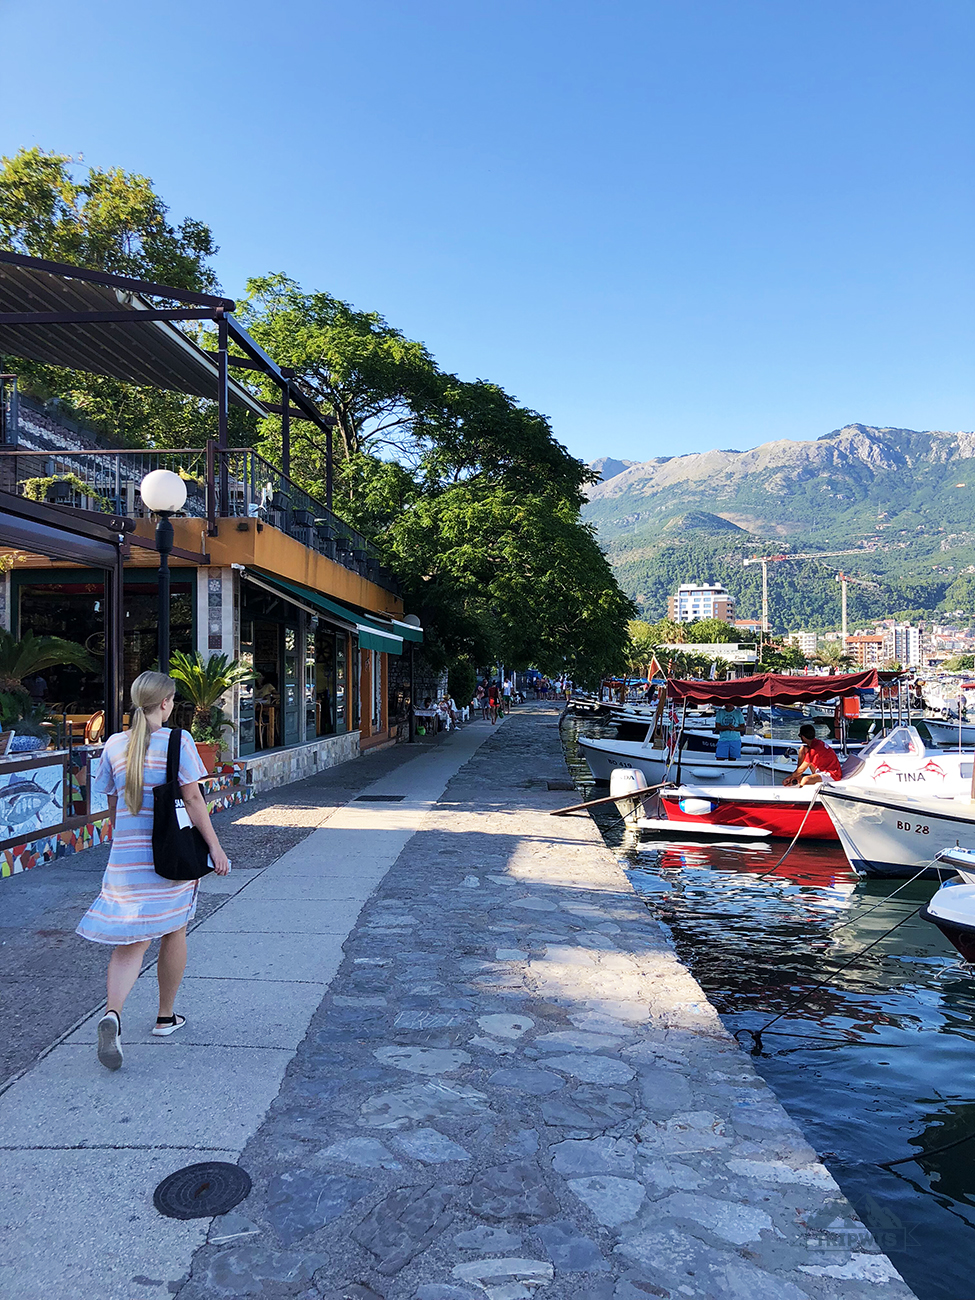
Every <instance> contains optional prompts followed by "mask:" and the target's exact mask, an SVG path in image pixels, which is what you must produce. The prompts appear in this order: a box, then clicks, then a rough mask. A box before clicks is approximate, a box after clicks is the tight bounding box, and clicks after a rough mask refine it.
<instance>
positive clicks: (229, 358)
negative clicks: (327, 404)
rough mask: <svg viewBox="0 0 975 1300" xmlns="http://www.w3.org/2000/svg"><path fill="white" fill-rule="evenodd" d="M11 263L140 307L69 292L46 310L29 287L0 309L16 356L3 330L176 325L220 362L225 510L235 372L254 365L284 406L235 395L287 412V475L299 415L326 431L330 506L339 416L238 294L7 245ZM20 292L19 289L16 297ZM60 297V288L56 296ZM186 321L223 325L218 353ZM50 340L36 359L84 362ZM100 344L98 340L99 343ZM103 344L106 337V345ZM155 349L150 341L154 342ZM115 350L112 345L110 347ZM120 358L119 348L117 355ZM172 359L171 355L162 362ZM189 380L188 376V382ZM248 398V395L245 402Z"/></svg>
mask: <svg viewBox="0 0 975 1300" xmlns="http://www.w3.org/2000/svg"><path fill="white" fill-rule="evenodd" d="M4 266H8V267H11V268H20V269H22V270H23V271H26V272H30V273H35V274H36V273H40V275H42V276H50V277H53V278H54V279H55V280H57V279H60V280H62V281H64V282H67V281H71V280H77V281H80V282H86V283H90V284H93V285H99V286H102V287H103V288H106V289H112V290H116V291H119V292H121V293H125V294H128V295H129V296H130V298H131V299H132V300H134V301H136V302H137V303H138V304H139V305H137V306H134V307H128V308H127V307H124V306H119V307H118V308H112V309H107V310H97V311H88V310H80V309H79V308H78V307H77V306H74V305H72V304H70V303H69V301H68V299H69V297H70V295H69V294H68V293H67V292H65V293H64V295H63V297H64V300H65V304H66V305H65V307H64V309H63V310H57V311H39V310H36V307H35V309H33V310H32V309H31V308H30V304H29V299H30V294H29V292H28V291H27V289H26V286H25V289H24V292H23V293H22V298H23V300H24V309H23V310H18V311H3V312H0V347H2V348H4V350H5V351H9V352H10V353H11V354H12V355H14V356H30V353H29V352H28V351H24V350H23V343H21V349H20V350H19V349H18V346H17V341H16V336H12V337H11V341H10V342H9V343H8V344H6V345H4V330H5V328H6V329H7V330H11V331H13V330H16V329H18V328H19V329H27V330H30V331H35V334H34V335H33V337H34V338H37V337H38V335H37V333H36V331H40V332H41V334H40V337H42V338H43V337H44V334H43V332H44V329H45V327H47V329H48V330H49V331H50V330H52V329H54V328H56V327H61V326H65V325H71V326H79V327H83V326H85V325H89V326H93V327H95V326H104V325H120V324H121V325H125V324H130V325H137V326H143V325H146V324H148V323H152V322H157V323H159V324H161V325H163V326H171V327H172V328H173V330H174V333H175V334H176V335H177V336H178V340H179V342H180V344H181V345H182V346H183V347H184V349H187V350H189V351H190V354H195V358H196V359H197V360H198V362H199V363H202V365H203V366H204V367H205V368H206V369H207V370H209V368H210V366H211V364H212V363H215V366H216V376H215V384H214V388H215V391H214V394H213V397H214V400H215V401H216V403H217V440H216V449H215V450H216V453H217V458H218V459H219V461H220V488H219V507H220V514H221V515H227V514H229V513H230V511H229V473H228V466H227V457H226V455H225V454H222V453H226V452H228V451H229V450H230V448H229V438H228V427H229V424H228V422H229V408H230V400H231V381H230V371H231V370H248V371H251V372H253V373H258V374H263V375H266V376H267V377H268V378H269V379H271V380H272V381H273V382H274V383H275V384H277V386H278V388H279V389H280V390H281V394H282V400H281V403H280V405H278V404H273V403H269V402H262V401H261V400H260V399H258V398H256V397H254V396H253V394H252V393H250V392H248V391H247V390H240V389H239V390H238V393H237V394H236V396H235V400H236V401H238V402H239V403H240V404H242V405H247V406H248V407H250V408H251V409H253V410H257V411H260V412H261V413H264V414H268V415H272V414H273V415H280V416H281V470H282V473H283V474H284V476H285V477H286V478H287V477H290V470H291V421H292V419H299V420H307V421H309V423H311V424H314V425H315V426H316V427H317V428H318V429H320V430H321V431H322V432H323V433H324V434H325V436H326V462H325V463H326V469H325V505H326V506H327V507H328V509H329V510H331V508H332V429H333V427H334V425H335V419H334V417H332V416H330V415H325V414H323V413H322V412H321V411H320V410H319V409H318V407H317V406H316V405H315V403H314V402H313V401H312V399H311V398H310V397H308V396H307V395H306V394H305V393H303V392H302V390H301V389H300V387H298V384H297V383H296V381H295V375H294V371H292V370H288V369H285V368H283V367H281V366H279V365H278V364H277V362H275V361H274V359H273V358H272V357H270V356H269V355H268V354H267V353H266V352H265V351H264V349H263V348H262V347H261V346H260V344H259V343H257V342H256V340H255V339H253V338H251V336H250V334H248V332H247V331H246V330H245V329H244V327H243V326H242V325H241V324H240V322H239V321H236V320H235V319H234V317H233V311H234V309H235V307H236V303H235V302H234V300H233V299H232V298H224V297H220V296H216V295H213V294H204V293H193V292H190V291H189V290H186V289H176V288H174V287H173V286H172V285H165V284H155V283H152V282H151V281H147V280H137V279H134V278H132V277H131V276H124V275H114V274H111V273H109V272H107V271H92V270H89V269H88V268H86V267H80V266H72V265H70V264H68V263H64V262H48V261H45V260H43V259H42V258H37V257H27V256H25V255H24V254H21V253H9V252H4V251H0V273H2V268H3V267H4ZM14 296H16V295H14ZM56 296H57V294H56V291H55V297H56ZM145 296H149V297H155V298H166V299H168V300H170V301H172V302H178V303H183V304H185V305H184V306H181V307H175V308H174V307H164V308H163V307H154V306H150V305H148V304H145V303H143V302H142V299H143V298H144V297H145ZM187 320H211V321H213V322H215V324H216V326H217V349H216V351H215V352H210V351H205V350H204V349H202V348H199V347H197V345H196V344H195V343H193V341H192V340H191V339H189V338H187V336H186V335H185V334H183V333H182V332H181V331H178V330H176V329H175V322H178V321H187ZM47 338H48V342H47V345H46V347H45V349H44V351H45V355H35V356H34V357H32V359H33V360H40V361H48V362H49V363H50V364H62V365H66V366H67V368H68V369H78V368H79V367H78V366H76V365H75V366H72V365H68V363H67V362H66V361H60V362H58V361H54V362H51V361H50V356H51V353H52V350H53V352H55V353H56V352H57V338H56V336H55V335H52V334H48V336H47ZM168 342H169V343H173V342H174V339H173V338H172V337H171V336H169V337H168ZM231 342H233V343H234V344H236V345H237V347H239V348H240V349H241V350H242V351H243V352H244V353H245V354H246V355H245V356H244V357H239V356H236V355H234V354H232V353H231V352H230V343H231ZM95 346H96V350H97V346H98V344H97V342H96V345H95ZM101 346H102V347H103V350H104V343H102V344H101ZM149 346H150V350H151V339H150V340H149ZM109 350H110V349H109ZM115 355H116V356H117V352H116V353H115ZM160 364H162V365H164V364H165V361H164V359H163V360H162V361H161V363H160ZM96 373H110V374H114V375H116V377H118V374H117V371H116V370H111V371H109V370H105V371H101V372H96ZM130 382H133V383H137V382H139V381H138V379H135V378H133V379H132V380H131V381H130ZM184 382H185V381H184ZM171 386H172V387H173V388H174V389H175V390H176V391H187V389H186V388H185V386H184V384H181V382H180V381H179V378H178V377H177V376H174V382H173V383H172V385H171ZM244 399H246V400H244Z"/></svg>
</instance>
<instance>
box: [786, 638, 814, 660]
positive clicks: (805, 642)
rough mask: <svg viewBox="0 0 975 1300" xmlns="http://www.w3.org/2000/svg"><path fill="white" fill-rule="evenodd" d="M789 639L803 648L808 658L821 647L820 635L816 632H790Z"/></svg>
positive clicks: (798, 647)
mask: <svg viewBox="0 0 975 1300" xmlns="http://www.w3.org/2000/svg"><path fill="white" fill-rule="evenodd" d="M789 641H790V642H791V644H792V645H794V646H796V647H797V649H799V650H801V651H802V653H803V654H804V655H805V656H806V658H807V659H811V658H812V657H813V655H814V654H815V653H816V651H817V650H818V649H819V636H818V634H817V633H816V632H790V633H789Z"/></svg>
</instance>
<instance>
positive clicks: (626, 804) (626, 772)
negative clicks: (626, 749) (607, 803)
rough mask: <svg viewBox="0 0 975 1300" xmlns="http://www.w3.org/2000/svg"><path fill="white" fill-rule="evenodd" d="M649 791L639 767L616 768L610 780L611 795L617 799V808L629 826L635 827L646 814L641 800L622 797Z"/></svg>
mask: <svg viewBox="0 0 975 1300" xmlns="http://www.w3.org/2000/svg"><path fill="white" fill-rule="evenodd" d="M646 789H647V778H646V777H645V776H644V775H643V773H642V772H641V771H640V769H639V768H638V767H614V768H613V771H612V772H611V774H610V778H609V793H610V794H611V795H612V796H613V797H614V798H615V799H616V801H617V802H616V807H617V808H618V809H619V813H620V816H621V817H622V818H623V821H624V822H625V823H626V825H627V826H632V827H635V826H636V824H637V820H638V819H639V818H640V817H644V816H645V815H646V814H645V813H644V810H643V800H641V799H621V798H619V796H620V795H626V794H636V793H637V792H638V791H640V790H646Z"/></svg>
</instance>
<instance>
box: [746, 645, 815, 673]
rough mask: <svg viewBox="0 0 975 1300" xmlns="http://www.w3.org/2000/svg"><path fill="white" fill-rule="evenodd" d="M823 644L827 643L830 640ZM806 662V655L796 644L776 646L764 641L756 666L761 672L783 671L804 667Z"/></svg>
mask: <svg viewBox="0 0 975 1300" xmlns="http://www.w3.org/2000/svg"><path fill="white" fill-rule="evenodd" d="M825 644H826V645H829V644H830V642H825ZM807 662H808V661H807V659H806V656H805V655H804V654H803V653H802V651H801V650H800V649H799V647H798V646H794V645H787V646H778V645H775V644H773V643H772V642H770V641H766V642H765V643H764V644H763V646H762V654H761V657H760V658H759V661H758V667H759V669H760V671H761V672H763V673H784V672H787V671H788V670H789V669H794V668H805V667H806V665H807Z"/></svg>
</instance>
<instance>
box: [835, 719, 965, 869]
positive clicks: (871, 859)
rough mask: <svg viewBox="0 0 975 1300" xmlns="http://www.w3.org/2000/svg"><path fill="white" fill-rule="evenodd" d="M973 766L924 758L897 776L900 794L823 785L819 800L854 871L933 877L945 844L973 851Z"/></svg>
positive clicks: (960, 758) (857, 785) (849, 784)
mask: <svg viewBox="0 0 975 1300" xmlns="http://www.w3.org/2000/svg"><path fill="white" fill-rule="evenodd" d="M899 730H912V729H911V728H900V729H899ZM893 734H894V733H892V735H893ZM885 739H886V740H889V739H891V737H890V736H888V737H885ZM952 760H953V762H952ZM972 763H973V756H972V755H971V754H939V755H938V756H937V757H936V758H935V757H933V756H930V755H929V756H926V758H925V762H924V763H923V764H920V765H919V766H918V767H917V768H915V769H913V770H910V771H904V772H901V773H899V776H900V778H901V779H900V780H899V782H898V788H897V789H884V788H882V787H880V786H879V785H873V786H871V784H870V783H869V782H866V783H865V782H857V781H856V780H853V781H846V780H844V781H840V782H832V781H824V782H823V784H822V786H821V788H820V798H821V799H822V801H823V803H824V805H825V807H826V810H827V812H828V813H829V815H830V817H831V819H832V821H833V825H834V826H835V827H836V833H837V835H838V836H839V839H840V844H841V845H842V846H843V851H844V853H845V854H846V857H847V860H848V862H849V863H850V866H851V867H852V868H853V870H854V871H856V872H858V873H859V874H860V875H861V876H885V877H887V876H891V877H893V876H913V875H916V874H917V872H919V871H920V870H921V869H922V868H923V867H926V866H927V867H929V871H928V874H934V871H933V868H930V864H931V863H932V861H933V859H934V858H935V856H936V855H937V853H938V851H939V850H940V849H941V848H942V847H943V846H944V845H945V844H956V845H960V846H961V847H962V848H965V849H975V802H973V801H972V798H971V780H972ZM939 769H940V771H939Z"/></svg>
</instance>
